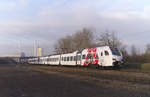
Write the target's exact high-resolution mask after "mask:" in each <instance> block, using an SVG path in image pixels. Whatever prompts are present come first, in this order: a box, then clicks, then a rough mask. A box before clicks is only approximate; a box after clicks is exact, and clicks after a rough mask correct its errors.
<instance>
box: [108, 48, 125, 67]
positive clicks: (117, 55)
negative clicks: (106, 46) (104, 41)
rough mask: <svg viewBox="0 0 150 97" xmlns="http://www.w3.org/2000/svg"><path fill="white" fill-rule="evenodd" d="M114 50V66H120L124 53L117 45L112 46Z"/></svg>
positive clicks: (112, 50)
mask: <svg viewBox="0 0 150 97" xmlns="http://www.w3.org/2000/svg"><path fill="white" fill-rule="evenodd" d="M110 49H111V52H112V60H113V66H115V67H120V66H122V65H123V56H122V53H121V52H120V51H119V50H118V49H117V48H115V47H110Z"/></svg>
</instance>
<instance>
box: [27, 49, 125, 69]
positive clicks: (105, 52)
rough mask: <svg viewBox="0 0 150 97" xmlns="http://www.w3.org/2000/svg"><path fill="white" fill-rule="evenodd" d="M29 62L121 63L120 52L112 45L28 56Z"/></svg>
mask: <svg viewBox="0 0 150 97" xmlns="http://www.w3.org/2000/svg"><path fill="white" fill-rule="evenodd" d="M28 63H29V64H41V65H44V64H46V65H67V66H89V65H90V66H92V65H93V66H94V65H95V66H100V67H120V66H121V65H122V64H123V57H122V54H121V52H120V51H119V50H118V49H117V48H115V47H112V46H103V47H96V48H88V49H83V50H79V51H75V52H73V53H67V54H59V55H49V56H44V57H36V58H30V59H29V60H28Z"/></svg>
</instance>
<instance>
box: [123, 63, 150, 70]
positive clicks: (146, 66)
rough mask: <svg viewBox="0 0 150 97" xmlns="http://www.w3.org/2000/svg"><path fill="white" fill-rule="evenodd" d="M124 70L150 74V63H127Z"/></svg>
mask: <svg viewBox="0 0 150 97" xmlns="http://www.w3.org/2000/svg"><path fill="white" fill-rule="evenodd" d="M123 69H126V70H130V69H131V70H140V71H146V72H150V63H127V64H125V65H124V66H123Z"/></svg>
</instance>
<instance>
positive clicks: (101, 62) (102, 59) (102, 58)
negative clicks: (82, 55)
mask: <svg viewBox="0 0 150 97" xmlns="http://www.w3.org/2000/svg"><path fill="white" fill-rule="evenodd" d="M99 60H100V66H104V52H103V51H101V53H100V59H99Z"/></svg>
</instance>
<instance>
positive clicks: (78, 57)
mask: <svg viewBox="0 0 150 97" xmlns="http://www.w3.org/2000/svg"><path fill="white" fill-rule="evenodd" d="M77 65H81V53H78V54H77Z"/></svg>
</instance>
